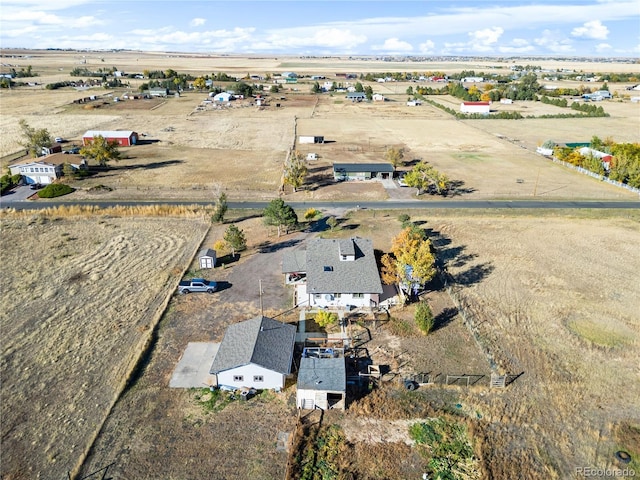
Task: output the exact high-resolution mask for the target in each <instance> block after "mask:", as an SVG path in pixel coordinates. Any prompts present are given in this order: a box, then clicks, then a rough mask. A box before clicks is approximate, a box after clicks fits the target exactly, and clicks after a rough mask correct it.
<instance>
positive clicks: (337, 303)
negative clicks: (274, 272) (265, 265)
mask: <svg viewBox="0 0 640 480" xmlns="http://www.w3.org/2000/svg"><path fill="white" fill-rule="evenodd" d="M282 273H284V275H285V283H286V284H289V285H294V288H295V305H296V306H301V305H302V306H309V307H321V308H359V307H365V308H371V307H375V306H377V305H378V304H379V302H380V295H381V294H382V293H383V288H382V283H381V282H380V275H379V273H378V265H377V263H376V259H375V256H374V252H373V243H372V241H371V240H369V239H366V238H359V237H353V238H347V239H341V240H337V239H324V238H318V239H314V240H311V241H310V242H309V243H308V245H307V248H306V250H294V251H292V252H285V254H284V257H283V259H282Z"/></svg>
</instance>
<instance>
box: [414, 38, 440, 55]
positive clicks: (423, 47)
mask: <svg viewBox="0 0 640 480" xmlns="http://www.w3.org/2000/svg"><path fill="white" fill-rule="evenodd" d="M435 48H436V44H435V43H433V42H432V41H431V40H427V41H426V42H424V43H421V44H420V45H418V50H420V53H424V54H428V53H434V52H435Z"/></svg>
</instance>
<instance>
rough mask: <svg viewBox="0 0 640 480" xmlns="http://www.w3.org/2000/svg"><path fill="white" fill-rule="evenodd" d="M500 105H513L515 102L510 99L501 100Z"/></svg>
mask: <svg viewBox="0 0 640 480" xmlns="http://www.w3.org/2000/svg"><path fill="white" fill-rule="evenodd" d="M500 103H502V104H504V105H511V104H512V103H513V100H511V99H510V98H501V99H500Z"/></svg>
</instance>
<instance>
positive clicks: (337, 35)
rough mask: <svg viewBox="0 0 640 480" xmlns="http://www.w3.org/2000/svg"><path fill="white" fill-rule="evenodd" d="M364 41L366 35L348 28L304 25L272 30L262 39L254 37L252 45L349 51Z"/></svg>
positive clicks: (273, 48)
mask: <svg viewBox="0 0 640 480" xmlns="http://www.w3.org/2000/svg"><path fill="white" fill-rule="evenodd" d="M366 41H367V37H366V35H357V34H354V33H353V32H352V31H351V30H348V29H346V30H342V29H339V28H314V27H306V28H300V29H290V30H289V31H288V32H282V31H280V30H278V31H274V32H273V33H271V34H269V35H267V36H266V37H265V38H263V39H256V41H255V42H254V43H253V47H254V48H257V47H258V46H260V48H259V49H260V50H270V49H271V50H287V49H297V48H306V47H318V48H327V47H331V48H334V49H336V50H339V51H350V50H353V49H354V48H355V47H357V46H358V45H362V44H363V43H365V42H366Z"/></svg>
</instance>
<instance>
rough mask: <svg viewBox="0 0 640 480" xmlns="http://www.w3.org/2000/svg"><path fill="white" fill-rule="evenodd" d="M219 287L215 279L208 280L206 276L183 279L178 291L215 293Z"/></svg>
mask: <svg viewBox="0 0 640 480" xmlns="http://www.w3.org/2000/svg"><path fill="white" fill-rule="evenodd" d="M217 289H218V284H217V283H216V282H214V281H212V280H211V281H208V280H205V279H204V278H192V279H191V280H183V281H181V282H180V284H179V285H178V293H191V292H207V293H213V292H215V291H216V290H217Z"/></svg>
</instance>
